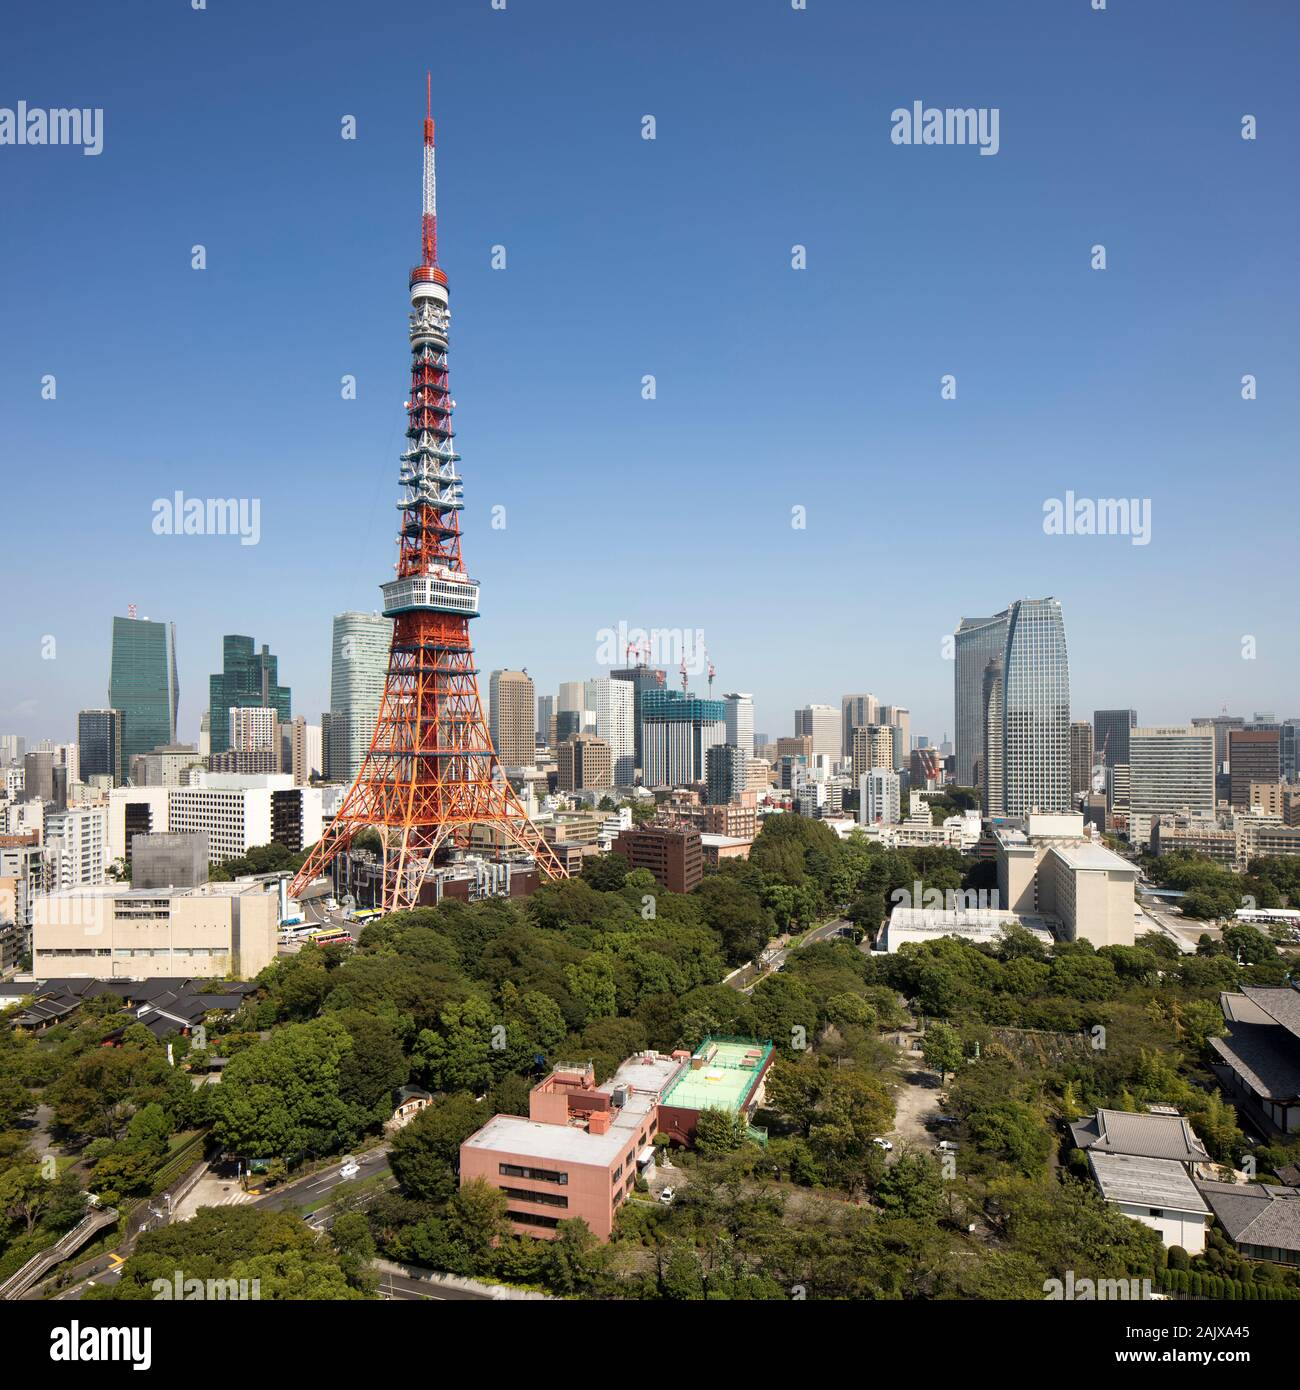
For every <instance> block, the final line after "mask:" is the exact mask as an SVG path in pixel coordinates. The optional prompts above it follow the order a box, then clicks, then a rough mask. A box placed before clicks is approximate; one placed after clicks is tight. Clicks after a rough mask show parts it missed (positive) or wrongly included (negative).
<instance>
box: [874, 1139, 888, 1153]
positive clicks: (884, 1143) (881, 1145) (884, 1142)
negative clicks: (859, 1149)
mask: <svg viewBox="0 0 1300 1390" xmlns="http://www.w3.org/2000/svg"><path fill="white" fill-rule="evenodd" d="M871 1142H872V1143H873V1144H874V1145H875V1146H876V1148H878V1149H884V1151H885V1152H886V1153H887V1154H889V1153H893V1152H894V1146H893V1144H891V1143H890V1142H889V1140H888V1139H873V1140H872V1141H871Z"/></svg>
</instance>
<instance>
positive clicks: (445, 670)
mask: <svg viewBox="0 0 1300 1390" xmlns="http://www.w3.org/2000/svg"><path fill="white" fill-rule="evenodd" d="M430 98H431V93H430ZM433 159H434V147H433V113H432V105H431V101H430V106H429V108H428V113H427V114H426V117H425V121H424V210H423V217H422V220H421V248H422V259H421V263H420V264H419V265H417V266H416V267H415V268H414V269H413V270H412V271H411V278H410V290H411V330H410V338H411V395H410V400H409V401H408V402H407V427H406V440H407V443H406V449H405V452H404V453H403V454H402V467H401V475H400V478H401V484H402V488H403V497H402V499H401V501H399V502H398V504H397V506H398V510H399V512H400V514H401V522H402V524H401V535H400V536H399V538H398V546H399V549H398V557H397V565H396V570H397V577H396V578H395V579H393V580H391V581H390V582H389V583H387V584H384V585H383V586H382V589H383V595H384V614H385V616H386V617H391V618H392V619H393V645H392V650H391V653H390V655H389V661H388V677H387V680H386V682H385V685H384V695H383V700H382V701H381V703H380V706H379V718H378V722H377V723H376V726H375V733H374V737H373V738H372V739H371V742H370V750H369V752H368V753H367V754H366V757H365V761H364V762H363V763H362V765H361V770H360V772H358V774H357V780H356V781H355V782H354V783H353V784H352V786H351V788H350V789H349V790H348V793H347V795H346V797H345V798H344V800H343V804H342V806H340V808H339V811H338V814H337V815H336V816H335V818H334V820H333V821H332V823H331V824H330V826H329V828H328V829H327V830H326V832H325V834H324V835H323V836H322V837H321V840H320V842H319V843H318V844H317V845H316V847H315V848H314V849H313V850H312V852H311V854H310V855H309V856H308V858H307V861H306V862H305V863H304V865H303V867H302V869H301V870H300V871H299V873H298V875H297V877H296V878H295V879H294V882H293V884H292V885H291V887H290V890H289V891H290V893H291V894H292V895H294V896H296V895H297V894H299V893H300V892H301V891H302V890H303V888H305V887H306V886H307V885H308V884H310V883H311V882H312V880H313V879H315V878H317V877H318V876H319V875H320V874H322V873H324V872H325V870H326V869H327V868H328V867H329V866H330V864H331V862H332V861H333V860H334V859H335V857H336V856H337V855H339V854H340V853H342V852H343V851H344V850H346V849H347V847H348V845H349V844H350V843H351V842H352V840H353V838H354V837H355V836H356V835H357V834H358V833H360V832H361V831H363V830H368V829H372V828H373V829H376V830H378V831H379V834H380V838H381V841H382V844H383V903H382V906H383V908H384V910H385V911H387V912H394V911H400V910H402V909H405V908H411V907H414V906H415V905H416V904H417V903H418V902H419V901H420V892H421V889H422V887H423V886H424V884H425V881H426V879H427V878H428V876H429V874H430V872H431V871H432V869H433V868H434V866H435V863H437V862H441V860H442V859H444V858H446V856H447V855H448V854H449V853H450V852H451V851H452V850H455V849H461V850H464V849H468V848H469V847H470V845H471V833H472V832H473V830H474V828H475V827H483V830H481V831H480V834H479V836H476V837H474V841H473V843H474V845H475V847H476V848H479V849H483V850H485V851H486V852H488V853H491V854H494V855H496V856H497V857H502V858H510V857H515V858H519V857H526V858H528V859H531V860H532V861H533V862H534V863H535V864H536V865H537V867H538V869H539V870H541V872H542V873H543V874H545V875H547V876H548V877H551V878H564V877H566V876H567V874H566V870H565V869H564V867H563V865H562V864H561V862H560V860H559V858H558V857H557V856H556V854H555V851H554V850H553V849H552V848H551V846H550V845H548V844H547V843H546V841H545V840H543V838H542V836H541V834H540V833H539V831H538V830H537V828H536V826H534V825H533V824H532V822H531V821H530V820H529V819H528V815H527V813H526V812H525V810H524V808H523V806H522V804H521V803H520V801H519V798H518V797H517V796H516V795H515V793H514V790H513V789H512V788H511V786H510V784H509V782H507V780H506V777H505V772H504V770H503V769H502V767H501V763H500V761H499V759H498V758H497V755H496V753H495V751H494V750H493V748H492V740H491V737H490V735H489V733H488V728H487V722H486V720H485V719H484V717H483V704H482V700H481V698H480V695H479V688H478V672H477V670H476V669H475V667H474V649H473V646H472V644H471V642H470V635H469V620H470V619H471V618H475V617H477V616H478V610H479V586H478V584H477V583H475V582H474V581H473V580H472V579H470V577H469V576H468V574H467V573H466V571H465V565H464V561H463V560H462V558H461V542H460V512H461V508H462V506H463V502H462V484H461V478H460V475H459V474H458V473H457V471H456V464H457V462H458V461H459V457H460V456H459V455H458V454H457V453H455V452H454V450H453V448H452V437H453V432H452V427H451V412H452V405H453V402H452V399H451V396H450V394H449V391H448V384H447V324H448V319H449V314H448V307H447V276H446V274H445V273H444V272H443V271H442V270H441V269H440V268H439V266H438V220H437V210H436V209H437V204H436V187H435V182H434V163H433Z"/></svg>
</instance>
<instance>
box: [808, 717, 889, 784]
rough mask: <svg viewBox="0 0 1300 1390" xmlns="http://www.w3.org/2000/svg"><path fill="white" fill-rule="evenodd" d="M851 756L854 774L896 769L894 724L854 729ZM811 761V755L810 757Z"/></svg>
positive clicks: (865, 725) (868, 725)
mask: <svg viewBox="0 0 1300 1390" xmlns="http://www.w3.org/2000/svg"><path fill="white" fill-rule="evenodd" d="M849 756H850V757H851V758H852V759H853V775H854V776H855V777H860V776H861V775H862V774H863V773H864V772H870V771H871V770H872V768H881V767H883V768H887V769H889V771H891V772H892V771H893V770H894V725H892V724H862V725H859V726H858V727H857V728H855V729H854V730H853V744H852V747H851V751H850V754H849ZM809 761H810V762H811V761H812V759H811V756H810V757H809Z"/></svg>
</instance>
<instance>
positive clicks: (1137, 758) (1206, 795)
mask: <svg viewBox="0 0 1300 1390" xmlns="http://www.w3.org/2000/svg"><path fill="white" fill-rule="evenodd" d="M1128 800H1129V839H1130V841H1131V842H1132V843H1133V844H1134V845H1145V844H1147V843H1148V842H1149V841H1150V839H1151V820H1152V817H1153V816H1159V815H1176V814H1182V815H1189V816H1195V815H1206V816H1208V815H1213V814H1214V729H1213V728H1212V727H1210V726H1208V725H1194V724H1185V725H1184V724H1173V725H1165V726H1148V727H1138V728H1135V729H1131V730H1130V731H1129V764H1128Z"/></svg>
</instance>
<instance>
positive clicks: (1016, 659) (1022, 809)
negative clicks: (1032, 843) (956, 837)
mask: <svg viewBox="0 0 1300 1390" xmlns="http://www.w3.org/2000/svg"><path fill="white" fill-rule="evenodd" d="M1002 706H1003V709H1002V729H1003V735H1002V759H1003V773H1002V776H1003V786H1004V789H1005V792H1004V796H1003V803H1004V808H1005V813H1006V814H1007V815H1008V816H1025V815H1028V814H1029V812H1030V811H1047V812H1064V811H1069V810H1070V809H1071V805H1072V801H1071V797H1070V662H1069V657H1068V656H1067V654H1066V649H1065V621H1064V619H1063V618H1062V616H1061V605H1060V603H1059V602H1058V601H1057V600H1056V599H1054V598H1025V599H1018V600H1017V601H1016V602H1015V603H1013V604H1012V605H1011V608H1010V610H1009V614H1008V617H1007V645H1006V652H1005V655H1004V656H1003V659H1002Z"/></svg>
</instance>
